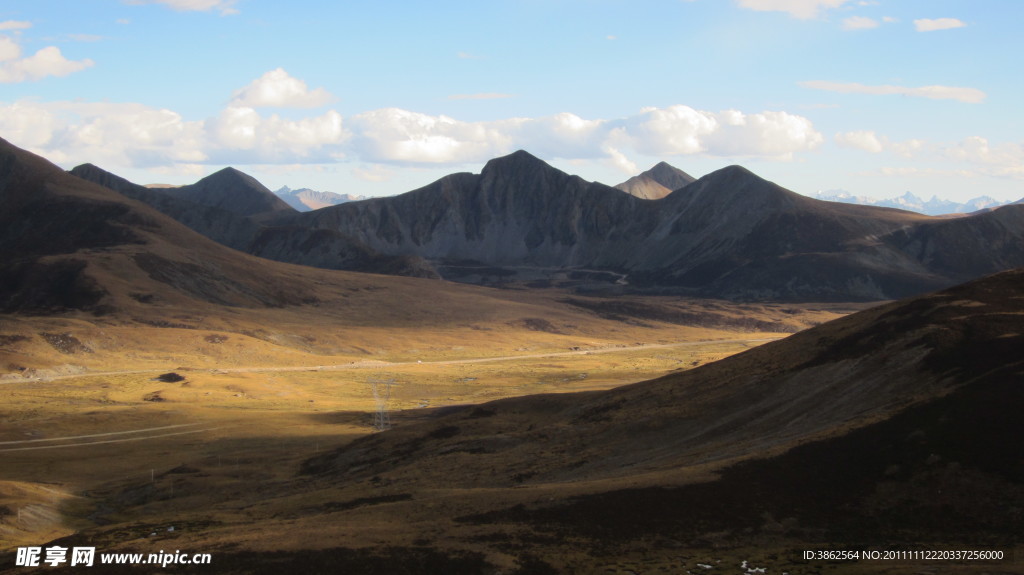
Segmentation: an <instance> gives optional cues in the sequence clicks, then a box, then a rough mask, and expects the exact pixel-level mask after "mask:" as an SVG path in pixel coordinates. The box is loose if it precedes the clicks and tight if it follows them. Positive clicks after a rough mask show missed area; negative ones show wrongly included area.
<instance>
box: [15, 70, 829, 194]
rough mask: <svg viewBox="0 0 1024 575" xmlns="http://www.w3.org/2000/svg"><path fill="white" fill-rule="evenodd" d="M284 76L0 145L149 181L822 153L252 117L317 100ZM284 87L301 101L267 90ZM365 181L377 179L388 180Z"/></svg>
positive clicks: (737, 140) (29, 106)
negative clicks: (195, 111)
mask: <svg viewBox="0 0 1024 575" xmlns="http://www.w3.org/2000/svg"><path fill="white" fill-rule="evenodd" d="M274 72H275V73H271V74H268V75H265V76H264V77H262V78H261V79H260V80H257V81H256V82H254V83H253V84H250V86H248V87H247V88H246V89H243V90H239V91H238V92H236V93H235V98H234V99H233V100H232V101H231V102H230V103H229V104H228V105H227V106H225V108H224V109H223V110H222V111H221V112H220V113H219V114H218V115H217V116H216V117H213V118H208V119H205V120H186V119H185V118H183V117H182V116H181V115H180V114H178V113H176V112H174V111H171V110H167V109H157V108H151V107H148V106H144V105H142V104H132V103H109V102H100V103H89V102H77V101H76V102H70V101H64V102H49V103H40V102H35V101H19V102H15V103H13V104H3V103H0V133H3V134H5V135H8V136H9V137H10V139H11V141H12V142H14V143H15V144H16V145H22V146H25V147H28V148H29V149H31V150H32V151H33V152H36V153H39V154H42V155H44V156H46V157H48V158H50V159H51V160H53V161H56V162H65V163H67V162H72V163H80V162H86V161H90V162H95V163H98V164H101V165H105V166H106V165H109V166H111V167H112V168H114V167H122V168H123V167H128V168H141V167H145V168H147V169H149V168H153V167H158V166H162V167H164V168H168V167H171V168H169V169H178V168H182V167H184V168H187V169H194V166H195V165H200V164H207V165H209V164H213V165H223V164H241V165H256V164H261V165H286V164H296V165H297V164H307V165H308V164H328V163H335V162H338V161H341V160H346V161H358V162H363V163H365V164H371V165H372V164H378V165H387V164H397V165H413V166H415V165H435V166H458V165H464V164H467V163H477V162H482V161H486V160H489V159H491V158H494V157H496V156H500V155H503V154H507V153H509V152H512V151H514V150H516V149H520V148H521V149H526V150H530V151H531V152H533V153H535V154H537V155H539V156H541V157H545V158H550V159H562V160H569V161H574V160H596V161H599V162H602V163H605V164H608V165H610V166H613V167H615V168H617V169H620V170H622V171H624V172H626V173H635V172H636V165H635V164H634V162H633V160H632V159H631V157H630V156H632V155H634V154H645V155H651V156H678V155H691V154H703V155H709V156H726V157H744V156H746V157H764V158H772V159H781V160H789V159H792V158H793V157H794V155H795V154H797V153H800V152H804V151H808V150H812V149H814V148H816V147H818V146H819V145H820V144H821V141H822V137H821V134H819V133H818V132H817V131H815V129H814V126H813V125H812V123H811V122H810V120H808V119H807V118H804V117H802V116H797V115H793V114H789V113H787V112H779V111H766V112H760V113H753V114H748V113H744V112H740V111H738V110H726V111H722V112H709V111H702V110H696V109H694V108H690V107H688V106H682V105H676V106H669V107H664V108H644V109H642V110H640V111H639V112H638V113H636V114H634V115H630V116H627V117H621V118H614V119H590V118H584V117H581V116H579V115H576V114H572V113H569V112H564V113H560V114H554V115H550V116H544V117H539V118H506V119H499V120H492V121H479V122H466V121H461V120H457V119H455V118H452V117H449V116H444V115H430V114H423V113H419V112H413V111H409V110H403V109H400V108H383V109H378V110H371V111H367V112H363V113H360V114H356V115H353V116H349V117H347V118H342V116H341V114H339V113H338V112H337V111H335V110H328V111H326V112H324V113H322V114H318V115H307V116H299V117H297V118H296V117H282V116H280V115H278V114H267V113H265V112H263V111H262V110H260V109H259V108H257V107H256V106H254V105H244V104H246V103H250V104H260V105H269V104H271V103H274V104H278V105H281V104H286V103H287V104H292V105H294V104H296V102H307V101H308V98H309V96H310V95H311V94H316V92H315V91H314V92H310V91H309V90H307V89H305V84H302V83H301V82H299V81H298V80H295V79H294V78H291V77H290V76H288V75H287V74H285V73H284V72H283V71H274ZM278 72H279V73H278ZM275 79H276V80H275ZM263 80H267V81H265V82H264V81H263ZM282 85H284V86H292V87H294V86H295V85H300V86H301V89H297V90H277V91H274V90H269V91H267V90H263V89H262V88H264V87H266V86H277V87H280V86H282ZM189 166H191V167H189ZM360 169H363V170H365V168H360ZM361 173H362V174H363V177H365V178H367V179H373V178H379V177H381V175H380V174H381V173H380V172H372V171H364V172H361Z"/></svg>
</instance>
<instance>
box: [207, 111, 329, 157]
mask: <svg viewBox="0 0 1024 575" xmlns="http://www.w3.org/2000/svg"><path fill="white" fill-rule="evenodd" d="M204 127H205V129H206V137H207V141H206V142H204V144H205V146H206V149H207V150H208V151H209V152H208V153H209V155H210V156H211V159H213V160H214V161H222V162H225V163H247V164H257V163H283V162H297V161H309V162H325V161H332V160H334V159H336V157H337V153H338V152H339V151H340V150H339V149H338V146H339V145H340V144H341V143H342V142H344V140H345V139H346V138H347V137H348V134H346V132H345V130H344V129H343V127H342V118H341V114H339V113H337V112H335V111H334V110H329V111H327V112H325V113H324V114H322V115H320V116H315V117H312V118H303V119H301V120H287V119H284V118H281V117H280V116H278V115H276V114H274V115H271V116H269V117H263V116H261V115H260V114H259V112H257V111H256V109H254V108H249V107H245V106H234V105H231V106H228V107H227V108H226V109H225V110H224V111H222V112H221V114H220V116H218V117H217V118H216V119H213V120H209V121H207V122H206V123H205V124H204Z"/></svg>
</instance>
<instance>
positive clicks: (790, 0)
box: [737, 0, 848, 20]
mask: <svg viewBox="0 0 1024 575" xmlns="http://www.w3.org/2000/svg"><path fill="white" fill-rule="evenodd" d="M847 1H848V0H737V2H738V3H739V5H740V6H742V7H743V8H747V9H749V10H757V11H762V12H786V13H788V14H789V15H790V16H792V17H793V18H799V19H801V20H810V19H812V18H817V17H818V16H819V14H820V13H821V11H822V10H831V9H833V8H839V7H840V6H842V5H843V4H845V3H846V2H847Z"/></svg>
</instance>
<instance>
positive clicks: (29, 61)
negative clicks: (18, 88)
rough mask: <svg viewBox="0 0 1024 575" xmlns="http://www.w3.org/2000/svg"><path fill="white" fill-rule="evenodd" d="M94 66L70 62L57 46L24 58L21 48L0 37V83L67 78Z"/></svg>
mask: <svg viewBox="0 0 1024 575" xmlns="http://www.w3.org/2000/svg"><path fill="white" fill-rule="evenodd" d="M92 65H93V61H92V60H89V59H85V60H78V61H74V60H68V59H67V58H65V57H64V55H63V54H61V52H60V48H57V47H56V46H47V47H46V48H43V49H41V50H39V51H38V52H36V53H35V54H33V55H32V56H27V57H22V53H21V46H19V45H18V43H17V42H15V41H14V40H13V39H12V38H10V37H8V36H0V83H4V84H13V83H17V82H26V81H30V80H39V79H42V78H45V77H47V76H67V75H68V74H73V73H75V72H78V71H80V70H84V69H86V68H88V67H90V66H92Z"/></svg>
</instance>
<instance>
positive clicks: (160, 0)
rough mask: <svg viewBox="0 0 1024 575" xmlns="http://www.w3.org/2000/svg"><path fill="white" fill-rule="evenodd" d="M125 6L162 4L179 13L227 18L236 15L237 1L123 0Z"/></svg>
mask: <svg viewBox="0 0 1024 575" xmlns="http://www.w3.org/2000/svg"><path fill="white" fill-rule="evenodd" d="M125 3H126V4H135V5H143V4H163V5H164V6H167V7H169V8H171V9H173V10H177V11H179V12H209V11H211V10H218V11H220V13H221V15H223V16H228V15H231V14H238V9H236V8H235V4H237V3H238V0H125Z"/></svg>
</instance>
